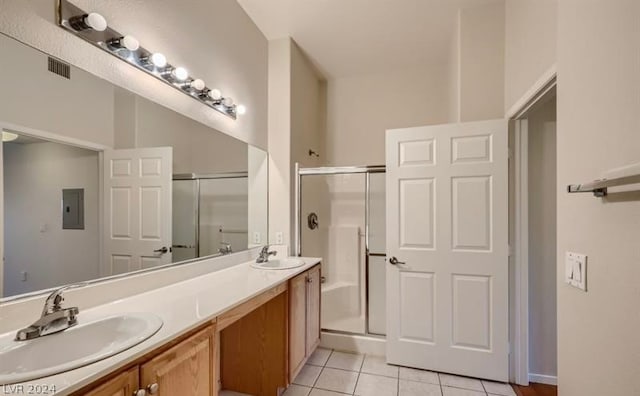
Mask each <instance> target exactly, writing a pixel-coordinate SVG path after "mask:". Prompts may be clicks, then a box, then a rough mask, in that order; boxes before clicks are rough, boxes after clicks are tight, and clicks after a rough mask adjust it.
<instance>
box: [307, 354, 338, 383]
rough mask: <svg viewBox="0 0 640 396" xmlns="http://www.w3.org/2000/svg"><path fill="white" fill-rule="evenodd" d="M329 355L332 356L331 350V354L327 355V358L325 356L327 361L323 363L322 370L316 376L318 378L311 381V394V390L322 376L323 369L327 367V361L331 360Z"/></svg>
mask: <svg viewBox="0 0 640 396" xmlns="http://www.w3.org/2000/svg"><path fill="white" fill-rule="evenodd" d="M331 355H333V349H332V350H331V352H330V353H329V356H327V360H326V361H325V362H324V365H322V368H321V369H320V373H319V374H318V376H317V377H316V380H315V381H313V384H312V385H311V391H312V392H313V388H315V387H316V384H317V383H318V380H319V379H320V376H321V375H322V372H323V371H324V369H325V368H326V367H327V363H328V362H329V359H331ZM309 393H311V392H309Z"/></svg>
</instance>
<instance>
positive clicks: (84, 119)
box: [0, 2, 114, 146]
mask: <svg viewBox="0 0 640 396" xmlns="http://www.w3.org/2000/svg"><path fill="white" fill-rule="evenodd" d="M5 3H6V2H3V3H2V7H3V8H2V13H0V20H2V18H4V16H5V9H4V6H5ZM0 29H1V25H0ZM5 54H11V56H5ZM0 70H2V73H0V86H2V96H0V121H2V122H7V123H11V124H16V125H20V126H27V127H30V128H33V129H38V130H42V131H47V132H52V133H56V134H59V135H64V136H68V137H72V138H76V139H81V140H86V141H91V142H94V143H98V144H102V145H105V146H113V124H114V120H113V112H114V109H113V101H114V89H113V86H112V85H111V84H109V83H108V82H106V81H103V80H100V79H98V78H95V77H94V76H93V75H91V74H89V73H87V72H85V71H83V70H80V69H77V68H71V80H67V79H66V78H64V77H61V76H58V75H56V74H53V73H51V72H49V71H48V70H47V55H45V54H43V53H41V52H38V51H34V50H33V48H30V47H27V46H25V45H24V44H22V43H20V42H18V41H16V40H14V39H11V38H9V37H7V36H5V35H2V34H0ZM87 98H91V99H90V102H88V100H87Z"/></svg>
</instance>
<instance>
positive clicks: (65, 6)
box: [58, 0, 247, 120]
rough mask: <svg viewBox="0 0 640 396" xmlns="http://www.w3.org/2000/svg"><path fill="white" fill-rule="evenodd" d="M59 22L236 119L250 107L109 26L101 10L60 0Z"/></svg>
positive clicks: (99, 46)
mask: <svg viewBox="0 0 640 396" xmlns="http://www.w3.org/2000/svg"><path fill="white" fill-rule="evenodd" d="M58 24H59V25H60V26H61V27H62V28H64V29H66V30H68V31H70V32H71V33H73V34H75V35H76V36H78V37H80V38H82V39H83V40H85V41H87V42H89V43H91V44H93V45H95V46H96V47H98V48H100V49H102V50H103V51H105V52H108V53H110V54H111V55H113V56H115V57H117V58H118V59H120V60H123V61H125V62H127V63H129V64H130V65H133V66H135V67H136V68H137V69H139V70H142V71H144V72H145V73H147V74H149V75H151V76H153V77H155V78H157V79H158V80H160V81H162V82H164V83H165V84H167V85H169V86H171V87H173V88H175V89H177V90H179V91H180V92H182V93H184V94H186V95H189V96H190V97H192V98H194V99H196V100H197V101H199V102H200V103H203V104H205V105H207V106H209V107H211V108H212V109H214V110H217V111H218V112H220V113H222V114H224V115H226V116H228V117H231V118H233V119H234V120H235V119H236V118H237V116H238V115H242V114H245V113H246V111H247V110H246V107H245V106H243V105H241V104H235V103H234V101H233V99H232V98H230V97H228V96H227V97H225V96H223V95H222V93H221V92H220V90H218V89H215V88H208V87H207V86H206V84H205V82H204V81H203V80H201V79H199V78H194V77H191V76H190V75H189V72H188V71H187V69H185V68H184V67H181V66H174V65H172V64H170V63H168V61H167V58H166V57H165V56H164V55H163V54H161V53H159V52H152V51H149V50H147V49H145V48H143V47H142V46H141V45H140V43H139V42H138V40H137V39H136V38H135V37H133V36H131V35H124V34H121V33H119V32H118V31H116V30H114V29H112V28H110V27H109V26H108V24H107V20H106V19H105V18H104V17H103V16H102V15H100V14H98V13H95V12H91V13H86V12H85V11H84V10H82V9H80V8H78V7H77V6H75V5H73V4H71V3H70V2H69V1H68V0H59V2H58Z"/></svg>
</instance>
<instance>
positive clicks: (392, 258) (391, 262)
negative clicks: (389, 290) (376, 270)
mask: <svg viewBox="0 0 640 396" xmlns="http://www.w3.org/2000/svg"><path fill="white" fill-rule="evenodd" d="M389 264H393V265H398V264H406V263H405V262H404V261H398V259H397V258H396V256H391V258H390V259H389Z"/></svg>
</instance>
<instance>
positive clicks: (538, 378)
mask: <svg viewBox="0 0 640 396" xmlns="http://www.w3.org/2000/svg"><path fill="white" fill-rule="evenodd" d="M529 382H535V383H538V384H546V385H558V377H556V376H555V375H543V374H532V373H529Z"/></svg>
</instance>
